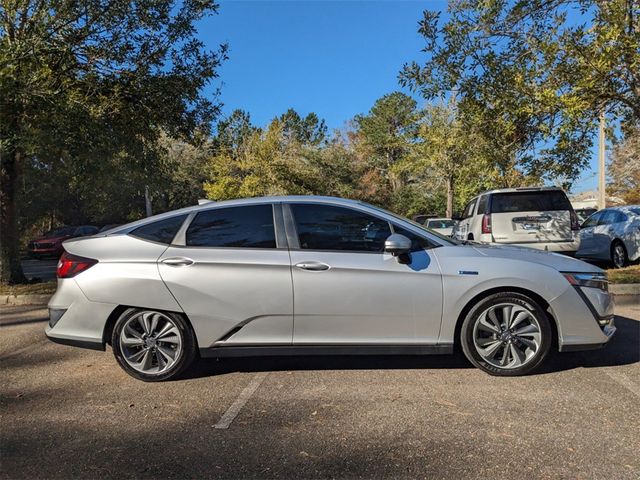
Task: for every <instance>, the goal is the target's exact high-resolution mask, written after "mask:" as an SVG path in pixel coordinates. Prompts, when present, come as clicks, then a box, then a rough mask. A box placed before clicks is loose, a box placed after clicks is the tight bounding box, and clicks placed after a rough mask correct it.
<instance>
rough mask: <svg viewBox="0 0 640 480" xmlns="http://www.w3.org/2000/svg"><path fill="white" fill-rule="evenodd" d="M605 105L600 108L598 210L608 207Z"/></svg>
mask: <svg viewBox="0 0 640 480" xmlns="http://www.w3.org/2000/svg"><path fill="white" fill-rule="evenodd" d="M604 122H605V119H604V107H603V108H602V110H600V132H599V142H598V210H602V209H603V208H605V207H606V201H607V200H606V199H607V196H606V192H605V183H604V180H605V176H606V175H605V173H606V172H605V164H604V154H605V136H604Z"/></svg>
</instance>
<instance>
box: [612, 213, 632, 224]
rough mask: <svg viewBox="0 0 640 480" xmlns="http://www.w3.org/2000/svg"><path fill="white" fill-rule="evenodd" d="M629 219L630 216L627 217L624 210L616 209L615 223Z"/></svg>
mask: <svg viewBox="0 0 640 480" xmlns="http://www.w3.org/2000/svg"><path fill="white" fill-rule="evenodd" d="M627 220H629V217H627V216H626V215H625V214H624V213H623V212H619V211H616V215H615V217H613V223H622V222H626V221H627Z"/></svg>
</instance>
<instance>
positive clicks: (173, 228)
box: [129, 215, 187, 245]
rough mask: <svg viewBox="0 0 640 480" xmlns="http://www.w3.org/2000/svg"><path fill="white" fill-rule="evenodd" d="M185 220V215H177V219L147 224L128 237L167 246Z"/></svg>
mask: <svg viewBox="0 0 640 480" xmlns="http://www.w3.org/2000/svg"><path fill="white" fill-rule="evenodd" d="M186 218H187V216H186V215H178V216H177V217H171V218H166V219H164V220H159V221H157V222H153V223H148V224H146V225H143V226H141V227H138V228H136V229H135V230H133V231H132V232H131V233H130V234H129V235H131V236H133V237H138V238H142V239H144V240H150V241H152V242H158V243H164V244H166V245H169V244H170V243H171V242H172V241H173V237H175V236H176V233H178V230H180V227H181V226H182V223H183V222H184V220H185V219H186Z"/></svg>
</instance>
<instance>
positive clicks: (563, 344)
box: [549, 287, 616, 352]
mask: <svg viewBox="0 0 640 480" xmlns="http://www.w3.org/2000/svg"><path fill="white" fill-rule="evenodd" d="M549 307H550V308H551V311H552V313H553V315H554V317H555V318H556V319H557V320H558V322H557V325H558V344H559V350H560V351H561V352H568V351H577V350H593V349H597V348H601V347H603V346H604V345H606V344H607V343H608V342H609V340H611V338H612V337H613V335H614V334H615V332H616V327H615V324H614V297H613V295H612V294H611V293H609V292H603V291H601V290H599V289H597V288H589V287H570V288H568V289H567V290H565V291H564V292H563V293H562V294H561V295H559V296H558V297H556V298H555V299H554V300H552V301H551V302H549Z"/></svg>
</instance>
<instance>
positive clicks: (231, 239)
mask: <svg viewBox="0 0 640 480" xmlns="http://www.w3.org/2000/svg"><path fill="white" fill-rule="evenodd" d="M186 240H187V245H188V246H191V247H235V248H276V234H275V230H274V227H273V209H272V207H271V205H249V206H246V207H229V208H218V209H215V210H209V211H206V212H201V213H198V214H197V215H196V217H195V218H194V219H193V221H192V222H191V225H189V228H188V229H187V239H186Z"/></svg>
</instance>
